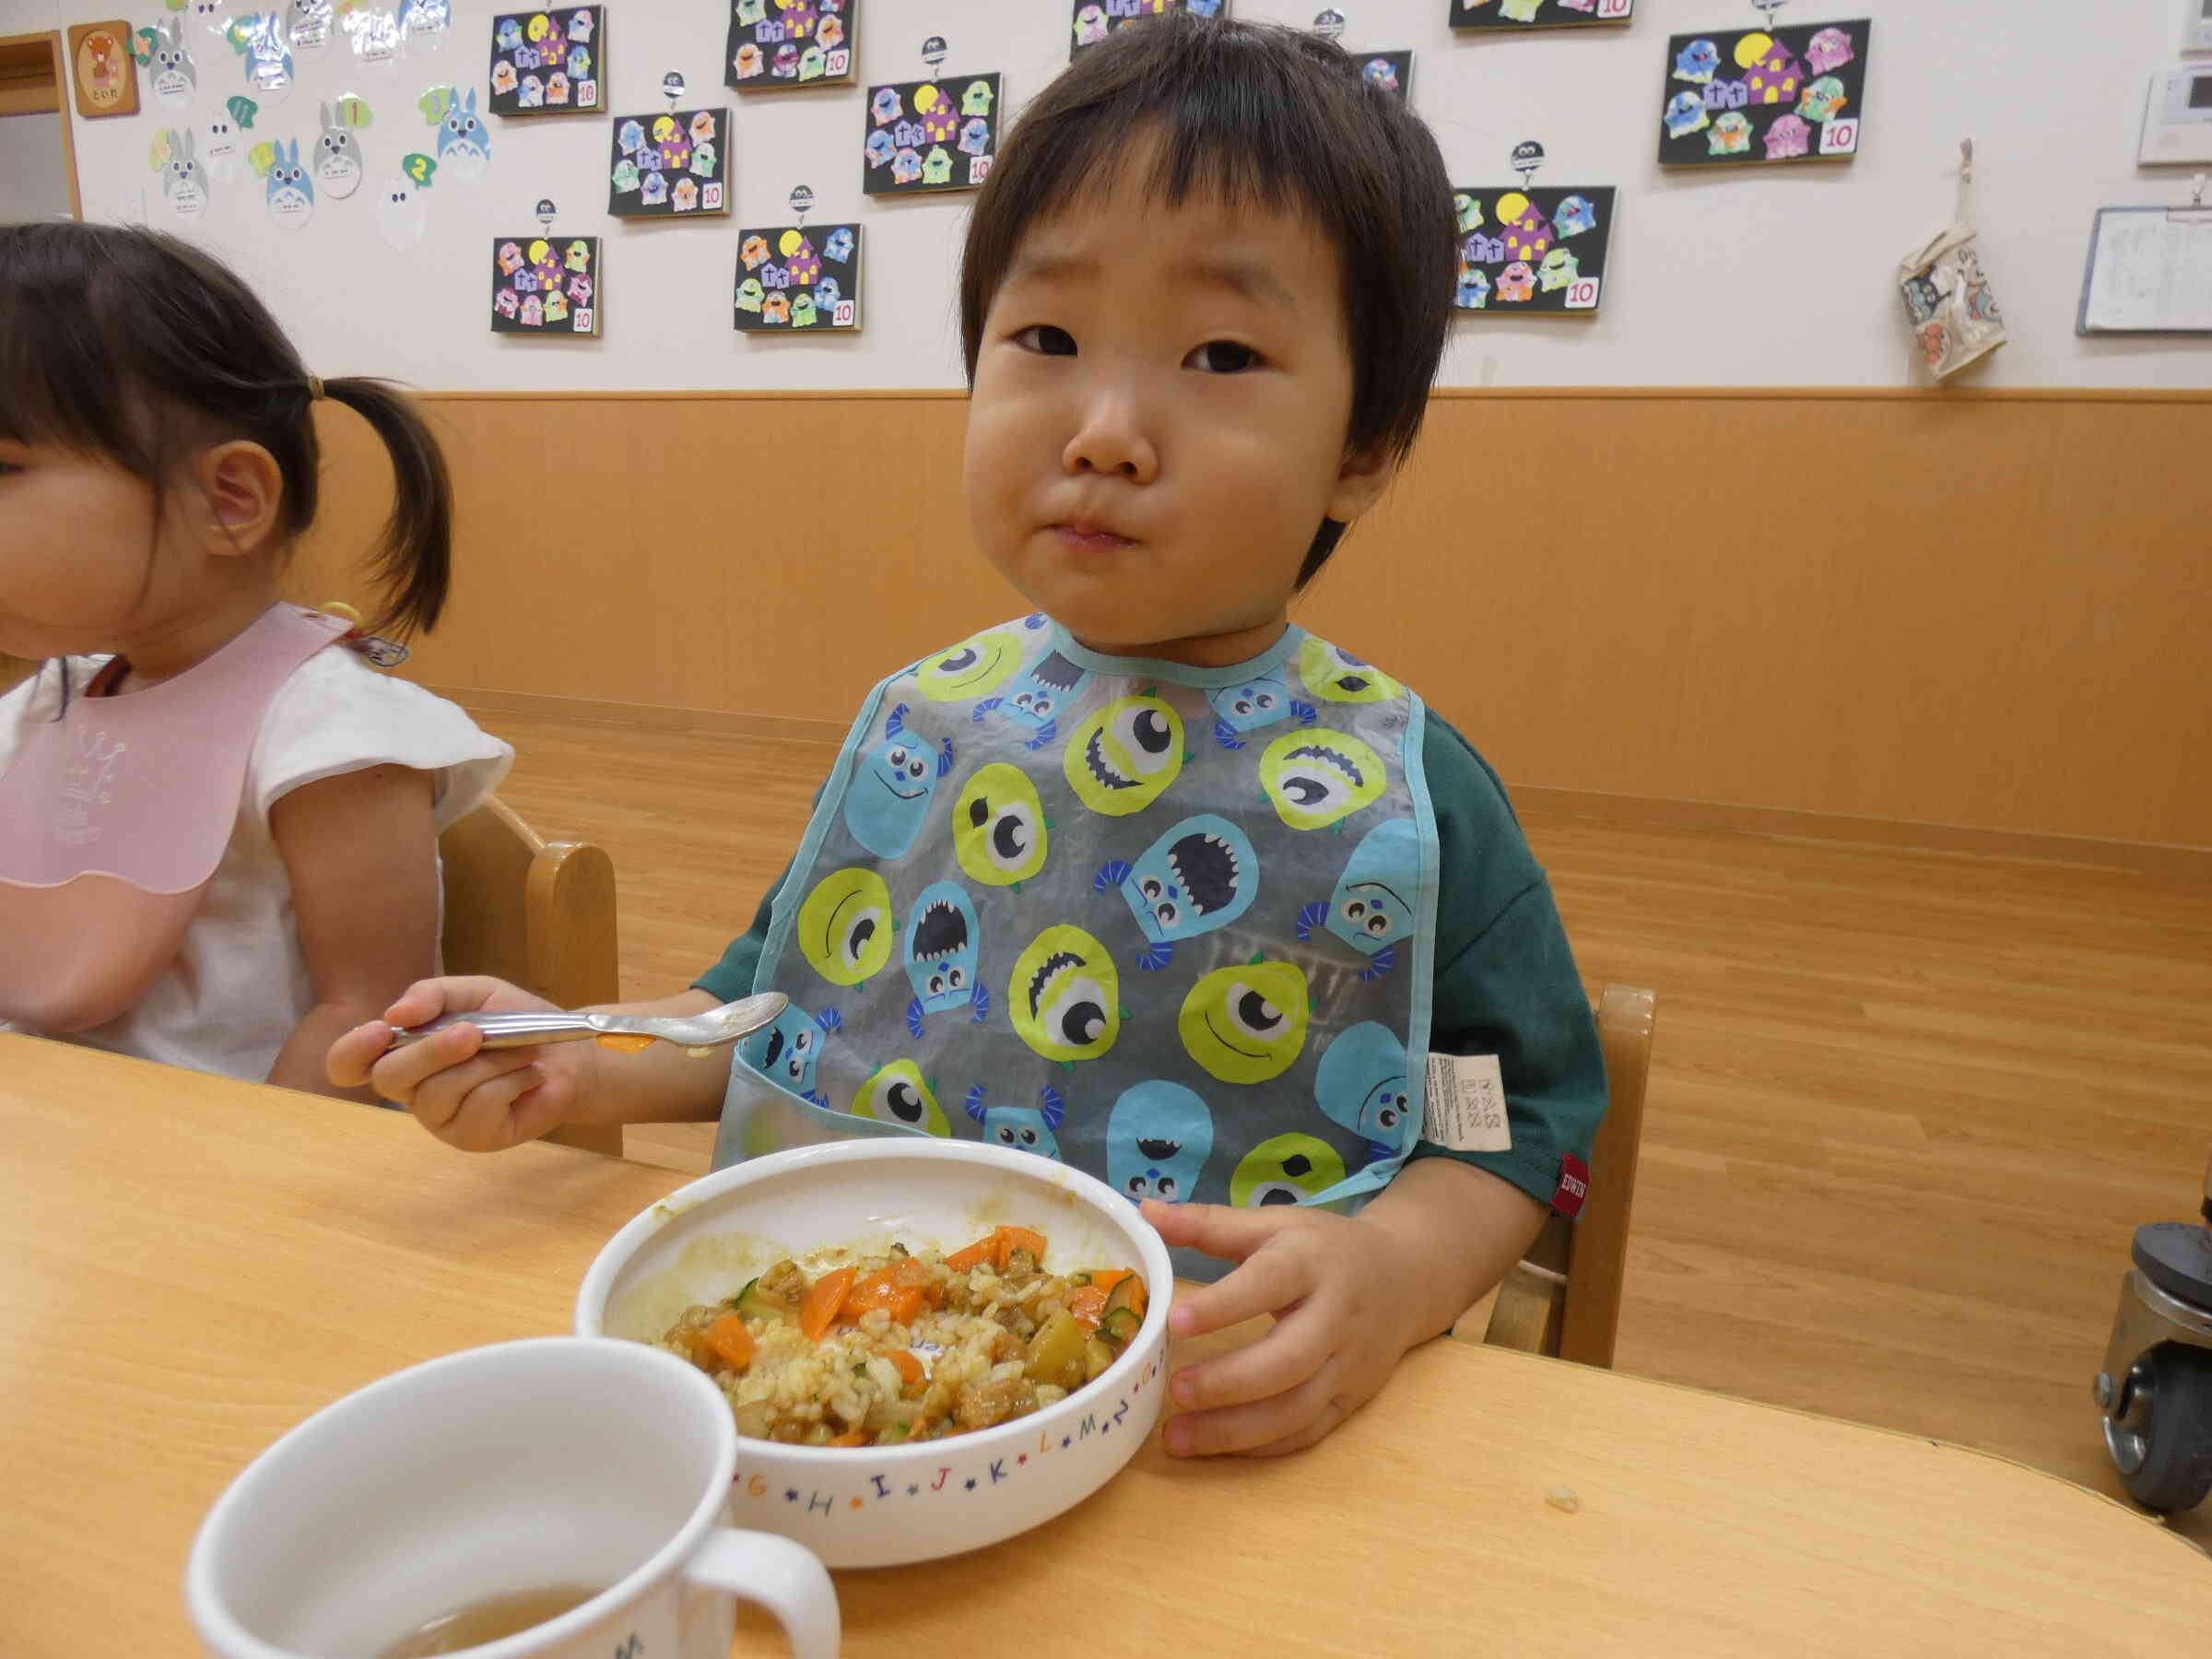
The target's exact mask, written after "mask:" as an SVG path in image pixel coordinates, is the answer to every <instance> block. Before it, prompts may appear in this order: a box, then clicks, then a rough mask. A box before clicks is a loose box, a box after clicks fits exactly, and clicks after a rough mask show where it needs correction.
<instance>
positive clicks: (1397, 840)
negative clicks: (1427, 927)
mask: <svg viewBox="0 0 2212 1659" xmlns="http://www.w3.org/2000/svg"><path fill="white" fill-rule="evenodd" d="M1420 880H1421V836H1420V831H1419V830H1417V829H1415V828H1414V823H1413V820H1412V819H1411V818H1392V819H1390V820H1389V821H1388V822H1387V823H1382V824H1377V825H1376V826H1375V827H1374V828H1373V829H1372V830H1369V831H1368V832H1367V833H1366V834H1365V835H1363V836H1361V837H1360V838H1359V845H1358V846H1356V847H1354V848H1353V849H1352V855H1351V857H1350V858H1348V859H1347V860H1346V861H1345V865H1344V874H1343V875H1341V876H1339V877H1337V878H1336V891H1335V894H1333V895H1332V896H1331V897H1330V899H1329V901H1328V902H1327V903H1326V904H1321V903H1314V904H1309V905H1307V906H1305V907H1304V908H1303V909H1302V910H1300V912H1298V936H1299V937H1300V939H1311V938H1312V936H1313V929H1314V928H1315V927H1316V926H1321V927H1325V928H1327V929H1328V930H1329V932H1331V933H1333V934H1335V935H1336V936H1337V937H1338V938H1340V939H1342V940H1343V941H1344V942H1345V943H1346V944H1347V945H1349V946H1350V947H1352V948H1353V949H1354V950H1357V951H1359V952H1361V953H1363V954H1364V955H1366V956H1369V957H1371V958H1372V959H1373V960H1372V961H1371V962H1370V963H1369V965H1368V966H1367V967H1366V968H1364V969H1362V970H1361V971H1360V973H1359V977H1360V978H1361V979H1363V980H1374V979H1381V978H1382V976H1383V975H1384V974H1385V973H1388V972H1389V971H1391V970H1392V969H1393V968H1394V967H1396V966H1397V960H1398V943H1397V942H1398V941H1399V940H1400V939H1402V938H1405V937H1406V936H1407V935H1410V934H1411V933H1412V932H1413V924H1414V909H1413V900H1414V896H1415V894H1416V893H1417V892H1418V890H1419V888H1420Z"/></svg>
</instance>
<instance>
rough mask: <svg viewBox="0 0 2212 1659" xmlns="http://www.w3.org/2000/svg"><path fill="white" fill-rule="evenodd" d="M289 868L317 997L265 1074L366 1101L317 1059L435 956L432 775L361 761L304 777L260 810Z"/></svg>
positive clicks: (430, 968)
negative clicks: (358, 766)
mask: <svg viewBox="0 0 2212 1659" xmlns="http://www.w3.org/2000/svg"><path fill="white" fill-rule="evenodd" d="M269 831H270V833H271V834H272V835H273V836H274V837H275V838H276V841H277V853H279V854H280V855H281V856H282V858H283V859H284V866H285V871H286V873H287V874H288V876H289V877H290V878H291V886H292V914H293V922H294V924H295V925H296V926H297V927H298V929H299V931H300V949H301V950H302V951H303V952H304V953H305V955H306V958H307V971H308V980H309V983H310V984H311V985H312V987H313V991H314V997H315V1004H314V1006H313V1007H312V1008H310V1009H309V1010H308V1012H307V1016H306V1018H303V1019H301V1020H300V1024H299V1026H298V1028H297V1029H296V1030H294V1031H293V1032H292V1034H291V1036H290V1037H289V1038H288V1040H287V1041H286V1042H285V1045H284V1047H283V1049H282V1050H281V1051H280V1052H279V1053H278V1054H277V1064H276V1065H273V1066H271V1067H270V1068H269V1081H270V1082H272V1083H277V1084H281V1085H283V1086H284V1087H286V1088H299V1089H304V1090H306V1091H308V1092H309V1093H311V1094H323V1095H333V1096H335V1097H337V1098H338V1099H341V1100H361V1101H368V1102H373V1101H374V1100H376V1099H377V1095H376V1091H375V1090H374V1089H371V1088H338V1087H336V1086H335V1085H334V1084H332V1083H331V1082H330V1081H329V1080H328V1078H327V1077H326V1076H325V1075H324V1069H323V1056H324V1053H325V1052H327V1051H328V1049H329V1048H330V1045H331V1044H332V1042H334V1041H336V1040H337V1038H338V1037H339V1036H341V1035H342V1034H343V1033H344V1032H346V1031H347V1030H350V1029H351V1028H352V1027H354V1026H357V1025H359V1024H360V1023H361V1022H362V1021H363V1020H367V1019H374V1018H377V1017H378V1016H379V1015H380V1014H382V1012H383V1010H384V1009H385V1008H386V1007H387V1006H389V1005H390V1004H391V1003H392V1001H393V999H394V998H395V997H397V996H398V995H399V994H400V993H401V992H402V991H404V990H406V987H407V986H408V985H409V984H411V983H413V982H415V981H416V980H418V979H422V978H424V977H426V976H427V975H429V974H430V973H432V972H434V971H436V969H437V965H438V911H439V888H438V832H437V828H436V824H435V822H434V820H433V818H432V817H431V807H430V775H429V773H428V772H425V771H418V770H417V769H415V768H413V767H408V766H371V767H365V768H363V769H362V770H360V771H350V772H343V773H341V774H339V775H338V776H337V777H335V778H324V779H322V780H320V781H319V782H313V783H303V784H301V785H300V787H299V788H297V789H294V790H292V791H290V792H289V793H288V794H284V795H282V796H281V797H279V798H278V800H277V803H276V805H275V806H272V807H270V809H269Z"/></svg>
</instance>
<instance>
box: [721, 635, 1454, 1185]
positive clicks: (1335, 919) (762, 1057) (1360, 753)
mask: <svg viewBox="0 0 2212 1659" xmlns="http://www.w3.org/2000/svg"><path fill="white" fill-rule="evenodd" d="M1424 717H1425V716H1424V709H1423V705H1422V703H1421V701H1420V700H1419V698H1418V697H1417V696H1416V695H1415V694H1414V693H1413V692H1412V691H1410V690H1408V689H1407V688H1406V687H1404V686H1402V685H1400V684H1399V683H1398V682H1397V681H1395V680H1394V679H1392V678H1390V677H1388V676H1387V675H1384V674H1382V673H1381V672H1379V671H1378V670H1376V669H1374V668H1372V667H1370V666H1369V665H1367V664H1365V663H1362V662H1361V661H1359V659H1358V658H1357V657H1354V656H1351V655H1349V654H1348V653H1345V652H1342V651H1339V650H1338V649H1336V648H1335V646H1332V645H1330V644H1328V643H1327V642H1326V641H1322V640H1319V639H1316V638H1314V637H1313V636H1312V635H1311V634H1309V633H1306V632H1305V631H1304V630H1303V629H1298V628H1292V629H1288V631H1287V632H1286V633H1285V634H1284V636H1283V638H1282V639H1281V640H1280V641H1277V643H1276V645H1275V646H1274V647H1273V648H1271V649H1270V650H1269V651H1267V652H1266V653H1264V654H1263V655H1261V656H1259V657H1256V658H1254V659H1253V660H1252V661H1249V662H1246V663H1241V664H1238V665H1234V666H1232V667H1229V668H1218V669H1208V668H1194V667H1189V666H1186V665H1180V664H1173V663H1164V662H1153V661H1143V660H1137V659H1131V658H1121V657H1108V656H1102V655H1100V654H1098V653H1094V652H1090V651H1088V650H1086V649H1084V648H1083V647H1082V646H1080V645H1078V644H1077V643H1076V642H1075V641H1073V640H1072V639H1071V638H1070V637H1069V636H1068V635H1067V634H1066V632H1065V630H1064V629H1060V628H1059V627H1058V626H1057V625H1055V624H1053V623H1052V622H1050V621H1049V620H1048V619H1047V618H1043V617H1030V618H1022V619H1018V620H1015V621H1012V622H1009V623H1006V624H1005V625H1003V626H1001V627H997V628H993V629H986V630H985V631H983V632H982V633H979V634H976V635H974V636H973V637H971V638H970V639H968V640H964V641H961V642H960V643H959V644H958V645H955V646H953V647H952V648H951V649H949V650H947V651H943V652H940V653H936V654H935V655H933V656H930V657H926V658H924V660H923V661H921V662H919V663H917V664H915V665H912V667H910V668H908V669H906V670H905V671H904V672H903V673H900V674H897V675H894V676H892V677H890V678H889V679H888V680H886V681H884V682H883V683H882V684H881V685H879V686H877V688H876V689H875V690H874V692H872V693H871V694H870V695H869V697H868V699H867V700H866V702H865V705H864V706H863V708H862V710H861V712H860V714H859V717H858V718H857V719H856V720H855V722H854V723H853V729H852V732H851V735H849V736H848V737H847V739H846V742H845V745H844V747H843V750H842V752H841V754H840V755H839V757H838V760H837V764H836V766H835V767H834V768H833V770H832V771H831V773H830V780H829V782H828V783H827V784H826V785H825V786H824V788H823V791H822V795H821V799H820V802H819V804H818V806H817V808H816V811H815V815H814V818H813V821H812V822H811V823H810V824H809V825H808V827H807V830H806V838H805V840H804V841H802V842H801V844H800V848H799V852H798V854H797V856H796V857H795V858H794V861H793V865H792V869H791V874H790V876H789V877H787V878H786V880H785V882H784V885H783V886H782V888H781V889H780V890H779V891H778V893H777V895H776V898H775V902H774V905H773V908H772V912H771V917H772V920H771V925H770V928H769V932H768V935H767V940H766V943H765V947H764V949H763V951H762V955H761V960H760V966H759V971H758V974H757V977H756V981H755V989H756V990H762V991H765V990H776V991H781V992H783V993H784V994H786V995H787V996H789V997H790V999H791V1006H790V1007H789V1008H788V1009H786V1010H785V1011H784V1013H783V1014H782V1016H781V1017H780V1018H778V1019H777V1021H776V1023H775V1024H774V1025H773V1026H771V1027H769V1028H767V1029H766V1030H762V1031H760V1032H759V1033H757V1034H756V1035H754V1036H753V1037H750V1038H748V1039H747V1040H746V1041H745V1042H744V1043H743V1044H742V1045H741V1046H740V1049H739V1051H738V1060H739V1062H740V1064H737V1065H733V1067H732V1077H731V1087H730V1091H729V1096H728V1099H727V1101H726V1103H725V1110H724V1116H723V1127H722V1134H721V1138H720V1140H719V1142H718V1144H717V1146H716V1149H715V1161H716V1163H717V1164H724V1163H728V1162H731V1161H734V1160H735V1159H739V1158H745V1157H751V1156H756V1155H758V1154H759V1153H761V1152H765V1151H771V1150H774V1149H776V1148H778V1147H785V1146H789V1145H793V1144H796V1143H799V1142H802V1141H807V1140H819V1139H823V1138H828V1137H831V1136H849V1135H870V1134H890V1135H949V1136H959V1137H964V1138H969V1139H982V1140H985V1141H989V1142H993V1143H995V1144H997V1145H1001V1146H1006V1147H1018V1148H1021V1149H1024V1150H1027V1151H1030V1152H1034V1153H1037V1154H1039V1155H1040V1156H1041V1157H1046V1158H1054V1159H1064V1160H1065V1161H1066V1162H1068V1163H1071V1164H1073V1165H1076V1166H1077V1167H1078V1168H1080V1169H1083V1170H1085V1171H1088V1172H1089V1173H1091V1174H1094V1175H1097V1176H1099V1177H1100V1178H1102V1179H1103V1180H1105V1181H1106V1182H1108V1183H1109V1184H1110V1185H1112V1187H1113V1188H1114V1189H1115V1190H1116V1191H1118V1192H1121V1193H1124V1194H1127V1195H1128V1196H1130V1197H1131V1198H1133V1199H1136V1198H1144V1197H1157V1198H1162V1199H1166V1200H1170V1201H1172V1202H1178V1203H1180V1202H1185V1201H1188V1200H1193V1199H1196V1200H1200V1201H1204V1202H1209V1203H1218V1204H1236V1205H1263V1204H1283V1203H1295V1204H1327V1205H1337V1204H1340V1203H1342V1202H1343V1201H1346V1200H1354V1201H1358V1200H1360V1199H1362V1198H1363V1197H1364V1196H1365V1195H1367V1194H1372V1193H1373V1192H1374V1191H1376V1190H1377V1189H1379V1188H1380V1187H1382V1185H1383V1184H1384V1183H1385V1182H1388V1181H1389V1180H1390V1178H1391V1177H1392V1176H1393V1175H1394V1173H1395V1172H1396V1171H1397V1170H1398V1169H1399V1167H1400V1166H1401V1165H1403V1164H1404V1162H1405V1160H1406V1157H1407V1155H1408V1154H1409V1153H1410V1152H1411V1151H1412V1149H1413V1147H1414V1143H1415V1141H1416V1139H1417V1137H1418V1132H1419V1126H1420V1124H1421V1121H1422V1083H1423V1076H1424V1072H1425V1069H1426V1068H1425V1065H1424V1062H1425V1059H1426V1056H1427V1052H1428V1045H1429V1021H1430V990H1431V985H1432V982H1433V980H1434V960H1433V951H1434V937H1435V928H1436V903H1437V845H1436V822H1435V816H1434V813H1433V811H1432V810H1431V807H1430V799H1429V792H1428V787H1427V784H1426V782H1425V780H1424V778H1423V775H1422V771H1421V737H1422V726H1423V721H1424Z"/></svg>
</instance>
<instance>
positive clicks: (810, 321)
mask: <svg viewBox="0 0 2212 1659" xmlns="http://www.w3.org/2000/svg"><path fill="white" fill-rule="evenodd" d="M818 321H819V319H818V317H817V316H816V315H815V309H814V296H813V295H812V294H809V293H804V292H802V293H799V294H795V295H794V296H793V297H792V301H791V325H792V326H793V327H794V328H811V327H812V326H813V325H814V324H816V323H817V322H818Z"/></svg>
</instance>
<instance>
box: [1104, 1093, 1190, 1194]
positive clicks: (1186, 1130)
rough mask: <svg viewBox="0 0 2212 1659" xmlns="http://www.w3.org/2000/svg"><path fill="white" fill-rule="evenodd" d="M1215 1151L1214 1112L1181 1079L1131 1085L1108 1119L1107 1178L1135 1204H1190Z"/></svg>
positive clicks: (1113, 1186) (1115, 1104) (1118, 1191)
mask: <svg viewBox="0 0 2212 1659" xmlns="http://www.w3.org/2000/svg"><path fill="white" fill-rule="evenodd" d="M1213 1150H1214V1114H1213V1113H1212V1112H1209V1111H1208V1110H1206V1102H1205V1101H1204V1100H1200V1099H1199V1098H1198V1096H1197V1095H1196V1093H1194V1091H1193V1090H1191V1089H1188V1088H1184V1087H1183V1086H1182V1084H1180V1083H1163V1082H1158V1081H1154V1082H1150V1083H1139V1084H1137V1085H1136V1086H1135V1088H1125V1089H1124V1090H1123V1091H1122V1098H1121V1099H1120V1100H1116V1101H1114V1103H1113V1111H1112V1112H1111V1113H1109V1114H1108V1116H1107V1119H1106V1180H1107V1182H1108V1184H1109V1185H1111V1186H1112V1188H1113V1190H1114V1191H1115V1192H1117V1193H1123V1194H1127V1196H1128V1198H1129V1200H1130V1201H1131V1202H1132V1203H1135V1202H1136V1201H1138V1200H1140V1199H1145V1198H1158V1199H1159V1200H1160V1201H1161V1202H1162V1203H1165V1204H1186V1203H1188V1202H1189V1201H1190V1197H1191V1194H1193V1193H1194V1192H1196V1191H1197V1190H1198V1174H1199V1171H1202V1170H1204V1169H1205V1168H1206V1159H1208V1158H1209V1157H1211V1156H1212V1155H1213Z"/></svg>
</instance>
